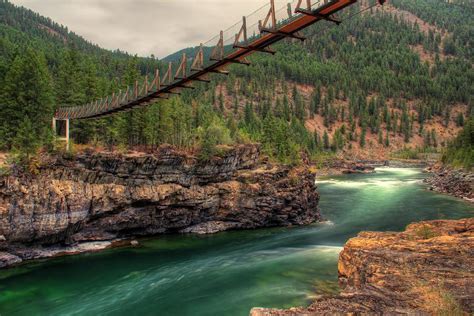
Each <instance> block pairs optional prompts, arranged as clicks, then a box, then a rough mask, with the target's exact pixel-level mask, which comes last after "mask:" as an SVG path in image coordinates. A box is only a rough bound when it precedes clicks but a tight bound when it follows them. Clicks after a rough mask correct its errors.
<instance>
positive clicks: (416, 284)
mask: <svg viewBox="0 0 474 316" xmlns="http://www.w3.org/2000/svg"><path fill="white" fill-rule="evenodd" d="M339 284H340V286H341V288H342V292H341V294H340V295H338V296H333V297H323V298H321V299H319V300H317V301H316V302H314V303H313V304H312V305H311V306H310V307H309V308H293V309H290V310H271V309H261V308H255V309H253V310H252V311H251V315H252V316H264V315H265V316H269V315H335V314H336V315H346V314H351V315H399V314H402V315H404V314H405V315H406V314H408V315H462V314H466V315H468V314H472V313H473V312H474V218H471V219H465V220H459V221H444V220H443V221H431V222H421V223H417V224H412V225H409V226H408V227H407V229H406V231H405V232H403V233H374V232H363V233H360V234H359V236H358V237H356V238H353V239H351V240H349V241H348V242H347V244H346V245H345V247H344V250H343V251H342V253H341V254H340V258H339Z"/></svg>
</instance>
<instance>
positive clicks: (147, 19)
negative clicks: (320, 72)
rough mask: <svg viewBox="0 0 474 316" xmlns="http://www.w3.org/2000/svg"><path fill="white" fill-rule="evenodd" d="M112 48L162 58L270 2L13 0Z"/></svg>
mask: <svg viewBox="0 0 474 316" xmlns="http://www.w3.org/2000/svg"><path fill="white" fill-rule="evenodd" d="M11 2H13V3H15V4H17V5H22V6H25V7H27V8H29V9H32V10H33V11H36V12H38V13H40V14H41V15H44V16H47V17H50V18H51V19H53V20H54V21H56V22H58V23H60V24H63V25H65V26H68V27H69V30H71V31H73V32H75V33H77V34H79V35H81V36H83V37H84V38H86V39H87V40H89V41H91V42H93V43H96V44H98V45H100V46H101V47H104V48H107V49H112V50H113V49H117V48H119V49H121V50H124V51H127V52H129V53H131V54H138V55H139V56H150V55H151V54H155V56H157V57H159V58H162V57H166V56H167V55H168V54H171V53H174V52H175V51H177V50H180V49H182V48H186V47H189V46H196V45H198V44H199V43H200V42H205V41H206V40H208V39H210V38H211V37H213V36H214V35H217V34H218V33H219V30H220V29H225V28H227V27H228V26H231V25H232V24H234V23H235V22H237V21H239V20H240V19H241V17H242V16H243V15H246V14H249V13H251V12H252V11H254V10H255V9H256V8H259V7H261V6H262V4H265V3H267V2H268V0H11Z"/></svg>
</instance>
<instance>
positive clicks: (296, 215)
mask: <svg viewBox="0 0 474 316" xmlns="http://www.w3.org/2000/svg"><path fill="white" fill-rule="evenodd" d="M318 201H319V195H318V193H317V192H316V184H315V175H314V174H313V173H311V172H310V171H309V170H308V168H306V167H302V168H298V169H293V168H290V167H286V166H282V165H273V164H270V163H268V162H266V161H265V159H263V157H261V154H260V147H259V146H258V145H254V144H252V145H240V146H236V147H232V148H225V149H223V152H222V154H220V156H219V157H214V158H213V159H212V160H210V161H205V162H204V161H200V160H199V159H197V158H196V157H194V156H193V155H190V154H187V153H182V152H179V151H176V150H174V149H173V148H171V147H162V148H160V149H159V150H158V151H157V152H156V153H154V154H141V155H131V156H126V155H125V156H122V155H117V154H89V155H88V154H84V155H80V156H78V157H75V158H71V159H66V158H61V159H56V160H55V161H54V162H52V163H51V164H48V165H46V166H43V167H42V168H41V170H40V173H39V175H37V176H32V177H27V176H19V175H18V176H4V177H1V178H0V267H7V266H11V265H12V264H18V263H21V262H23V261H25V260H31V259H39V258H47V257H53V256H60V255H70V254H76V253H81V252H88V251H99V250H101V249H105V248H109V247H115V246H118V245H123V244H131V243H133V244H136V241H133V239H134V238H136V237H140V236H152V235H158V234H169V233H196V234H209V233H216V232H219V231H225V230H235V229H255V228H259V227H275V226H292V225H306V224H310V223H313V222H315V221H317V220H319V219H320V215H319V210H318Z"/></svg>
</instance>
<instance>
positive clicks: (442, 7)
mask: <svg viewBox="0 0 474 316" xmlns="http://www.w3.org/2000/svg"><path fill="white" fill-rule="evenodd" d="M357 10H360V7H358V5H356V6H355V7H354V8H351V9H350V10H348V12H346V13H345V14H346V15H347V16H350V15H351V14H353V13H354V12H357ZM469 10H471V11H470V12H469ZM402 11H403V12H405V13H409V14H411V15H413V16H416V17H419V19H421V20H423V21H425V22H427V25H429V26H428V27H427V26H426V25H425V24H423V25H420V23H419V22H418V20H416V19H415V20H413V19H410V17H411V15H409V16H408V18H407V17H406V16H407V14H405V15H402V14H399V12H402ZM471 14H472V8H471V9H467V10H466V9H465V8H463V7H460V6H452V5H450V4H449V3H445V2H439V1H434V0H419V1H409V0H393V1H391V5H390V7H389V8H388V9H385V8H384V9H383V10H382V9H372V10H370V11H369V12H367V13H365V14H362V15H359V16H357V17H356V18H353V19H350V20H347V21H346V22H344V23H343V24H341V25H340V26H338V27H333V26H330V25H328V24H326V23H317V24H316V25H314V26H313V27H311V28H310V29H308V30H306V31H305V36H307V37H308V39H309V40H307V41H306V42H305V43H304V44H297V43H293V42H291V41H288V42H285V43H281V44H277V45H275V46H274V47H273V49H275V50H276V51H278V54H276V55H275V56H274V57H270V56H267V55H263V54H262V55H255V56H253V57H252V58H251V59H250V61H251V63H252V65H251V66H250V67H242V66H237V65H236V66H232V67H231V68H230V69H229V70H230V73H231V75H229V76H228V77H217V75H216V76H215V77H213V78H212V79H213V80H212V83H211V84H208V85H206V84H204V83H203V84H199V85H198V86H196V89H195V90H192V91H183V93H182V94H181V96H176V97H173V98H171V99H170V100H164V101H160V102H158V103H156V104H153V105H151V106H149V107H147V108H139V109H136V110H133V111H130V112H127V113H122V114H118V115H115V116H113V117H107V118H103V119H98V120H81V121H73V122H72V124H73V125H72V129H71V133H72V138H73V140H74V142H75V143H76V144H89V145H92V146H97V147H101V148H106V149H118V150H128V149H137V148H141V149H145V150H153V149H155V148H157V147H158V146H160V145H162V144H171V145H173V146H176V147H179V148H182V149H185V150H190V151H196V152H198V153H199V155H200V157H201V158H202V159H208V158H209V157H211V156H212V155H214V154H216V153H218V151H219V146H218V145H226V144H232V143H241V142H260V143H262V148H263V150H264V151H265V153H266V154H268V155H269V156H270V157H271V158H272V159H275V160H278V161H281V162H284V163H289V164H295V163H298V162H299V161H300V160H301V158H302V157H306V156H307V157H310V158H314V159H317V158H318V157H321V156H325V155H332V154H334V153H337V152H341V151H344V152H347V153H349V152H351V150H352V149H353V148H358V149H364V148H367V147H369V148H371V147H372V146H376V145H377V146H379V147H383V148H386V150H392V151H393V150H396V149H400V148H402V147H404V146H405V145H406V146H409V145H410V143H412V141H413V140H414V138H415V137H418V138H420V139H422V140H423V144H422V145H421V146H420V147H419V148H416V149H417V150H419V151H434V152H438V151H445V161H447V162H455V163H457V164H462V165H465V166H470V165H472V164H473V159H474V158H473V137H472V131H473V128H472V124H473V123H472V122H473V118H472V117H473V115H474V110H473V104H472V98H473V95H474V86H473V85H472V82H474V71H473V67H472V65H473V61H474V55H473V54H474V47H473V42H472V38H474V34H473V33H474V25H473V23H474V22H473V21H472V19H470V18H469V17H470V15H471ZM188 50H189V51H190V52H192V51H193V49H188ZM163 67H164V63H163V62H161V61H160V60H158V59H157V58H155V56H153V55H152V56H150V57H138V56H132V55H129V54H127V53H125V52H122V51H120V50H117V51H107V50H104V49H101V48H100V47H99V46H97V45H95V44H92V43H90V42H88V41H86V40H84V39H83V38H81V37H80V36H78V35H76V34H74V33H73V32H71V31H70V30H68V28H67V27H65V26H62V25H59V24H57V23H55V22H54V21H52V20H50V19H48V18H44V17H42V16H40V15H38V14H37V13H34V12H32V11H30V10H27V9H25V8H21V7H17V6H15V5H13V4H11V3H9V2H8V1H6V0H1V1H0V87H1V89H0V103H1V108H0V148H1V149H2V150H4V151H12V152H14V153H17V155H18V157H20V159H26V160H29V159H30V158H31V157H33V156H35V155H36V154H37V153H38V151H40V150H45V151H54V150H57V147H58V145H57V142H56V141H55V137H54V135H53V132H52V129H51V119H52V117H53V114H54V111H55V110H56V108H57V107H58V106H59V105H61V106H75V105H81V104H85V103H88V102H91V101H94V100H96V99H98V98H101V97H104V96H107V95H109V94H111V93H113V92H115V91H118V90H119V89H124V88H126V87H128V86H130V85H132V84H133V83H134V82H135V81H136V80H143V77H144V76H145V75H147V74H151V73H153V72H154V70H155V69H157V68H161V69H163ZM305 87H309V88H308V89H306V90H305V89H304V88H305ZM454 109H457V110H454ZM318 118H320V119H321V121H322V125H323V126H321V127H320V128H316V129H311V128H308V122H311V120H313V121H317V119H318ZM435 121H439V122H441V124H442V129H443V130H450V129H452V128H457V129H459V130H461V129H462V128H465V129H464V132H463V133H462V134H461V135H460V136H459V138H457V139H456V140H454V141H452V142H448V141H445V139H444V138H443V140H441V135H439V134H438V133H440V130H439V129H437V128H435V127H434V126H435V125H433V122H435ZM463 135H464V136H463ZM466 135H470V137H468V136H466ZM466 141H467V147H466ZM374 143H377V144H374ZM400 143H401V144H403V145H400ZM395 144H396V146H395ZM459 147H462V148H463V149H462V150H461V151H458V150H457V148H459Z"/></svg>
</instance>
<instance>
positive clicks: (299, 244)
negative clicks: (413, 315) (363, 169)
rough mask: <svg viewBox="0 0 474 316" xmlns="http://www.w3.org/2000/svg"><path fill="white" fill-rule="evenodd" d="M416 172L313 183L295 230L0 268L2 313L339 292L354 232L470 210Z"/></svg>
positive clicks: (219, 307)
mask: <svg viewBox="0 0 474 316" xmlns="http://www.w3.org/2000/svg"><path fill="white" fill-rule="evenodd" d="M424 177H425V175H424V174H423V173H422V172H421V170H418V169H396V168H381V169H377V173H375V174H369V175H347V176H338V177H333V178H326V179H322V180H320V181H318V182H319V184H318V185H319V192H320V194H321V202H320V207H321V210H322V214H323V216H324V217H325V218H326V219H327V222H325V223H320V224H314V225H311V226H307V227H299V228H276V229H263V230H256V231H237V232H225V233H220V234H217V235H212V236H165V237H158V238H153V239H148V240H142V241H141V247H139V248H125V249H113V250H108V251H105V252H102V253H95V254H84V255H79V256H73V257H64V258H59V259H54V260H47V261H38V262H34V263H30V264H27V265H23V266H20V267H16V268H13V269H8V270H0V315H173V316H177V315H248V313H249V310H250V308H251V307H256V306H258V307H278V308H286V307H291V306H297V305H305V304H309V303H310V302H311V300H312V298H313V297H314V295H316V294H321V293H337V291H338V288H337V259H338V254H339V252H340V251H341V249H342V246H343V244H344V243H345V242H346V241H347V240H348V239H349V238H351V237H353V236H355V235H357V233H358V232H360V231H362V230H378V231H387V230H394V231H400V230H403V229H404V228H405V226H406V225H407V224H409V223H411V222H414V221H420V220H430V219H457V218H464V217H472V216H474V208H473V207H472V205H470V204H468V203H466V202H463V201H461V200H459V199H455V198H452V197H449V196H444V195H441V194H437V193H434V192H430V191H427V190H426V187H425V186H424V185H423V184H422V183H421V180H422V179H423V178H424Z"/></svg>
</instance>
